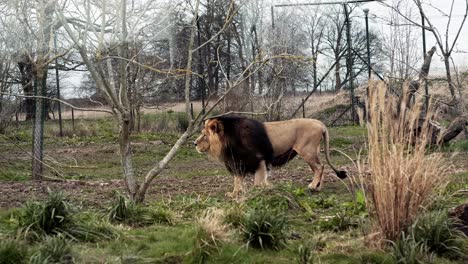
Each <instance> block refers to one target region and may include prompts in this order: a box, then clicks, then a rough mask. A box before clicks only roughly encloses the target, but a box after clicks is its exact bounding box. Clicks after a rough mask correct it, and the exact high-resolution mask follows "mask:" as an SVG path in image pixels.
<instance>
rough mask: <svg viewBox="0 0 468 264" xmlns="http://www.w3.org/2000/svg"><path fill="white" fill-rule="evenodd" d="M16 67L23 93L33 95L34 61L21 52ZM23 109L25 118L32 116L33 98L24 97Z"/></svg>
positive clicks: (28, 118) (29, 118)
mask: <svg viewBox="0 0 468 264" xmlns="http://www.w3.org/2000/svg"><path fill="white" fill-rule="evenodd" d="M18 69H19V71H20V74H21V86H22V88H23V93H24V95H27V96H32V95H34V62H33V61H31V60H30V58H29V56H28V55H27V54H23V55H22V56H21V59H20V60H19V61H18ZM24 110H25V112H26V120H31V119H32V118H33V117H34V98H26V99H25V100H24Z"/></svg>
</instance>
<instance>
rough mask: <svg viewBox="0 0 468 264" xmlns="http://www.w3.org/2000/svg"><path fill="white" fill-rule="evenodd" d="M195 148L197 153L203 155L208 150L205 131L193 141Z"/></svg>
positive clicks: (208, 143)
mask: <svg viewBox="0 0 468 264" xmlns="http://www.w3.org/2000/svg"><path fill="white" fill-rule="evenodd" d="M195 148H196V149H197V151H198V153H205V152H208V150H210V140H209V135H208V132H207V131H206V129H203V130H202V132H201V135H200V136H199V137H198V138H197V140H195Z"/></svg>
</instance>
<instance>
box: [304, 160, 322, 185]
mask: <svg viewBox="0 0 468 264" xmlns="http://www.w3.org/2000/svg"><path fill="white" fill-rule="evenodd" d="M317 161H318V159H317ZM308 163H309V162H308ZM309 166H310V168H311V169H312V171H313V172H314V179H313V180H312V182H311V183H310V184H309V186H307V187H308V188H309V190H311V191H320V190H321V189H322V187H323V168H324V166H323V164H321V163H320V161H318V162H312V163H309Z"/></svg>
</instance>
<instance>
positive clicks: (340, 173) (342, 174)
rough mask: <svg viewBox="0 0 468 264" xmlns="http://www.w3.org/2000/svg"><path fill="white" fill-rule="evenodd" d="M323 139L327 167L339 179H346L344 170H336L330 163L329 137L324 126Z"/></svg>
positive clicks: (346, 175) (346, 174)
mask: <svg viewBox="0 0 468 264" xmlns="http://www.w3.org/2000/svg"><path fill="white" fill-rule="evenodd" d="M323 138H324V141H325V158H326V159H327V163H328V165H330V167H331V168H332V169H333V171H334V172H335V173H336V176H338V178H340V179H344V178H346V177H348V173H347V172H346V171H344V170H337V169H335V167H333V165H332V164H331V162H330V137H329V135H328V129H327V128H326V127H325V126H324V127H323Z"/></svg>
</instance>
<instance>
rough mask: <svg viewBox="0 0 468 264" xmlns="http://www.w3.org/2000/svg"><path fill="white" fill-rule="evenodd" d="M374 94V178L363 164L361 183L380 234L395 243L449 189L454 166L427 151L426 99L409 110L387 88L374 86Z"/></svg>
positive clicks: (371, 108) (371, 118) (370, 126)
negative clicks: (443, 189)
mask: <svg viewBox="0 0 468 264" xmlns="http://www.w3.org/2000/svg"><path fill="white" fill-rule="evenodd" d="M369 90H370V96H369V102H368V113H369V119H368V123H367V129H368V153H369V154H368V166H369V167H368V169H369V171H370V175H365V173H364V172H363V171H364V170H366V169H367V168H366V169H365V168H364V166H367V165H364V164H359V170H360V171H361V173H360V175H361V176H360V182H361V184H362V187H363V191H364V192H365V193H366V199H367V203H370V206H367V208H368V210H369V215H370V216H371V217H373V219H374V220H375V222H376V224H377V227H378V229H379V231H380V234H381V235H382V237H383V238H384V239H387V240H392V241H395V240H397V239H398V238H399V236H400V234H401V232H402V231H404V230H406V229H407V227H409V226H410V225H411V224H412V223H413V222H414V220H415V219H416V218H417V216H418V214H419V213H420V211H421V209H422V208H423V207H424V206H426V205H427V204H428V203H429V202H430V201H431V195H432V194H434V192H435V190H436V189H437V188H438V187H439V186H441V185H442V186H443V185H444V183H446V179H447V173H448V165H447V161H445V160H444V158H443V157H442V155H441V154H439V153H430V151H429V150H428V148H427V146H428V144H429V143H430V140H431V137H432V133H431V132H432V131H431V126H430V123H429V120H430V119H431V118H432V113H431V112H432V111H431V109H429V111H427V113H426V114H425V115H424V114H422V105H423V100H422V98H420V99H416V102H415V104H414V105H413V106H409V105H406V102H408V101H410V100H407V98H406V96H404V97H403V98H402V100H397V98H395V97H394V96H393V95H392V94H391V93H389V92H388V91H387V87H386V86H385V85H384V84H378V85H375V84H374V85H372V84H370V85H369ZM404 94H408V93H406V92H404ZM421 117H422V118H421Z"/></svg>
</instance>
